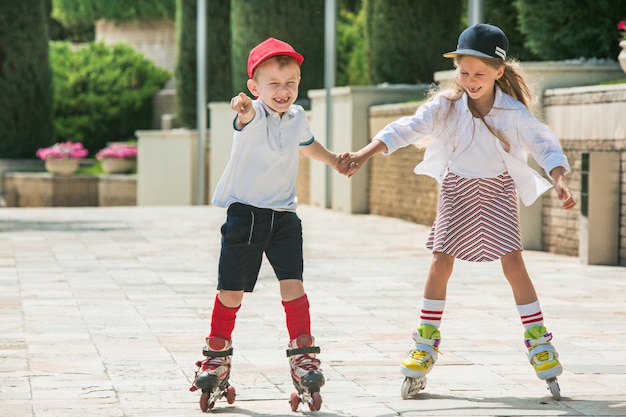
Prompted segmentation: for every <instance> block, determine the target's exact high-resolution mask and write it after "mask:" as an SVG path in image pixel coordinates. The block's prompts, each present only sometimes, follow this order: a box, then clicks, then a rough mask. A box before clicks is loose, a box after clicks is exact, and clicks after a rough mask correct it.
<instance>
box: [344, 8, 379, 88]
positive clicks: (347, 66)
mask: <svg viewBox="0 0 626 417" xmlns="http://www.w3.org/2000/svg"><path fill="white" fill-rule="evenodd" d="M371 84H372V82H371V80H370V71H369V60H368V56H367V31H366V30H365V8H364V7H361V8H360V10H358V11H356V12H352V11H350V10H348V9H342V10H340V11H339V16H338V19H337V85H339V86H342V85H371Z"/></svg>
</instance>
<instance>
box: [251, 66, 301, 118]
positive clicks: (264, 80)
mask: <svg viewBox="0 0 626 417" xmlns="http://www.w3.org/2000/svg"><path fill="white" fill-rule="evenodd" d="M299 84H300V67H299V66H298V64H297V63H296V62H295V61H294V62H290V63H287V64H286V65H283V66H281V65H279V63H278V62H276V60H274V59H268V60H267V61H265V62H263V63H262V64H261V65H259V67H258V68H257V69H256V71H255V75H254V79H252V80H248V89H249V90H250V92H251V93H252V94H254V95H255V96H256V97H259V98H260V99H261V100H263V102H264V103H265V104H267V105H268V106H269V107H270V108H271V109H272V110H274V111H275V112H277V113H280V114H282V113H284V112H286V111H287V110H288V109H289V106H291V105H292V104H293V103H294V102H295V101H296V99H297V98H298V85H299Z"/></svg>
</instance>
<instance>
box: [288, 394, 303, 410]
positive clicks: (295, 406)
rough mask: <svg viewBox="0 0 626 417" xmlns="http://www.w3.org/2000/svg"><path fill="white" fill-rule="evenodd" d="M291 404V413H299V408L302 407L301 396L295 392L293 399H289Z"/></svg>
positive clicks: (292, 395)
mask: <svg viewBox="0 0 626 417" xmlns="http://www.w3.org/2000/svg"><path fill="white" fill-rule="evenodd" d="M289 404H290V405H291V411H293V412H296V411H298V406H299V405H300V396H299V395H298V394H296V393H295V392H292V393H291V397H290V398H289Z"/></svg>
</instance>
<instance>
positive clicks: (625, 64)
mask: <svg viewBox="0 0 626 417" xmlns="http://www.w3.org/2000/svg"><path fill="white" fill-rule="evenodd" d="M619 46H621V47H622V51H621V52H620V53H619V55H618V56H617V60H618V61H619V64H620V66H621V67H622V71H624V72H625V73H626V41H621V42H620V43H619Z"/></svg>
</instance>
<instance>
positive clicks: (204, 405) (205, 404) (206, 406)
mask: <svg viewBox="0 0 626 417" xmlns="http://www.w3.org/2000/svg"><path fill="white" fill-rule="evenodd" d="M210 397H211V393H209V392H203V393H202V395H201V396H200V410H202V412H204V413H206V412H207V411H209V410H210V409H212V408H213V406H215V403H214V402H211V403H209V398H210Z"/></svg>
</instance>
